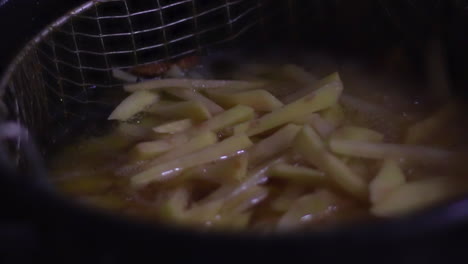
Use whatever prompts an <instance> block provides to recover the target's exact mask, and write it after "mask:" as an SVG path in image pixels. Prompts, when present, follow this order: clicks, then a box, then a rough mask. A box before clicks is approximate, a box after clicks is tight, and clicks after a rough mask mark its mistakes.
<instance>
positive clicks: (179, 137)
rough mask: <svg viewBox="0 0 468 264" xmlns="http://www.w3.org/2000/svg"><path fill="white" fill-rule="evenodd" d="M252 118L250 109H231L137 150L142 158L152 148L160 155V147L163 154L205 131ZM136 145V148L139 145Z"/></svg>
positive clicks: (245, 107)
mask: <svg viewBox="0 0 468 264" xmlns="http://www.w3.org/2000/svg"><path fill="white" fill-rule="evenodd" d="M253 116H254V111H253V109H252V108H250V107H247V106H242V105H239V106H236V107H233V108H231V109H229V110H227V111H224V112H222V113H220V114H218V115H217V116H215V117H213V118H211V119H209V120H207V121H205V122H203V123H201V124H199V125H197V126H194V127H192V128H190V129H188V130H186V131H183V132H180V133H176V134H174V135H171V136H169V137H168V138H166V139H161V140H157V141H154V142H145V143H140V144H144V145H143V149H142V150H140V149H138V151H139V152H141V154H143V156H146V155H145V154H150V155H153V154H151V153H152V152H154V151H152V146H154V147H155V149H156V150H158V153H160V152H161V151H160V146H162V147H161V148H162V149H164V152H166V151H169V150H171V149H172V148H175V147H179V146H181V145H182V144H185V143H186V142H187V141H188V140H189V139H190V138H192V137H195V136H196V135H198V134H200V133H204V132H207V131H211V132H215V133H216V132H219V131H221V130H222V129H224V128H226V127H230V126H233V125H235V124H238V123H241V122H244V121H247V120H250V119H252V118H253ZM140 144H138V145H137V147H138V146H139V145H140Z"/></svg>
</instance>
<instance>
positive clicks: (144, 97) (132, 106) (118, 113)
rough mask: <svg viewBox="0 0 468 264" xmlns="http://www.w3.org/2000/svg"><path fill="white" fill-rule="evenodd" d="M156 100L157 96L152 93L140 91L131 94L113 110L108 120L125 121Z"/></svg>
mask: <svg viewBox="0 0 468 264" xmlns="http://www.w3.org/2000/svg"><path fill="white" fill-rule="evenodd" d="M158 100H159V96H158V95H157V94H155V93H152V92H148V91H140V92H137V93H133V94H131V95H130V96H128V97H127V98H125V99H124V100H123V101H122V102H121V103H120V104H119V105H118V106H117V107H116V108H115V109H114V111H113V112H112V113H111V114H110V116H109V118H108V119H109V120H120V121H126V120H128V119H130V118H132V117H133V116H134V115H136V114H138V113H139V112H141V111H143V110H145V109H146V108H147V107H149V106H151V105H152V104H154V103H156V102H157V101H158Z"/></svg>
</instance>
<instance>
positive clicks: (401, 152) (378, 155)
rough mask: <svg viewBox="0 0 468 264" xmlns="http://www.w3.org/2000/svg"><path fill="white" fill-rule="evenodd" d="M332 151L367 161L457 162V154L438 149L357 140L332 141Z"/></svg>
mask: <svg viewBox="0 0 468 264" xmlns="http://www.w3.org/2000/svg"><path fill="white" fill-rule="evenodd" d="M329 146H330V149H331V150H332V151H333V152H334V153H336V154H341V155H345V156H350V157H357V158H367V159H395V160H404V161H409V162H420V163H424V164H445V163H449V162H451V161H453V160H455V159H454V158H455V156H456V155H455V154H454V153H453V152H451V151H446V150H442V149H438V148H432V147H426V146H414V145H400V144H390V143H374V142H364V141H356V140H341V139H332V140H330V142H329Z"/></svg>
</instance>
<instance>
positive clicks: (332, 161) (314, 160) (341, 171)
mask: <svg viewBox="0 0 468 264" xmlns="http://www.w3.org/2000/svg"><path fill="white" fill-rule="evenodd" d="M294 149H295V151H296V152H297V153H299V154H301V155H302V157H303V158H304V159H305V160H306V161H307V162H308V163H309V164H311V165H313V166H316V167H317V168H319V169H320V170H321V171H323V172H325V173H326V174H327V175H328V177H329V178H330V180H332V181H333V182H334V184H335V185H336V186H338V187H340V188H341V189H342V190H343V191H345V192H347V193H349V194H351V195H353V196H354V197H357V198H359V199H362V200H365V199H367V194H368V190H367V184H366V183H365V182H364V180H363V179H362V178H361V177H359V176H358V175H356V174H355V173H354V172H353V171H352V170H351V169H350V168H349V167H348V166H347V165H346V164H345V163H344V162H343V161H341V160H340V159H339V158H337V157H336V156H334V155H332V154H331V153H330V152H329V151H328V150H327V147H326V145H325V143H324V142H323V141H322V139H321V138H320V136H319V135H318V134H317V132H315V131H314V130H313V129H312V128H311V127H310V126H307V125H306V126H304V128H303V129H302V130H301V132H299V134H298V136H297V138H296V140H295V143H294Z"/></svg>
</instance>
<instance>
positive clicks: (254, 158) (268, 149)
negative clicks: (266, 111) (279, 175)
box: [248, 124, 301, 166]
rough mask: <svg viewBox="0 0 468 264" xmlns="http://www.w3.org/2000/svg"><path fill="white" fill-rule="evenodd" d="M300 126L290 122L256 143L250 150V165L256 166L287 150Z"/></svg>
mask: <svg viewBox="0 0 468 264" xmlns="http://www.w3.org/2000/svg"><path fill="white" fill-rule="evenodd" d="M300 130H301V127H300V126H297V125H294V124H289V125H287V126H285V127H283V128H282V129H280V130H278V131H277V132H276V133H275V134H273V135H271V136H270V137H268V138H265V139H263V140H262V141H260V142H258V143H257V144H255V145H254V146H253V147H252V148H251V149H250V150H249V151H248V152H249V166H256V165H258V164H260V163H262V162H264V161H266V160H268V159H270V158H272V157H274V156H276V155H278V154H280V153H281V152H284V151H286V150H287V149H288V148H290V147H291V146H292V142H293V141H294V138H295V137H296V135H297V133H298V132H299V131H300Z"/></svg>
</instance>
